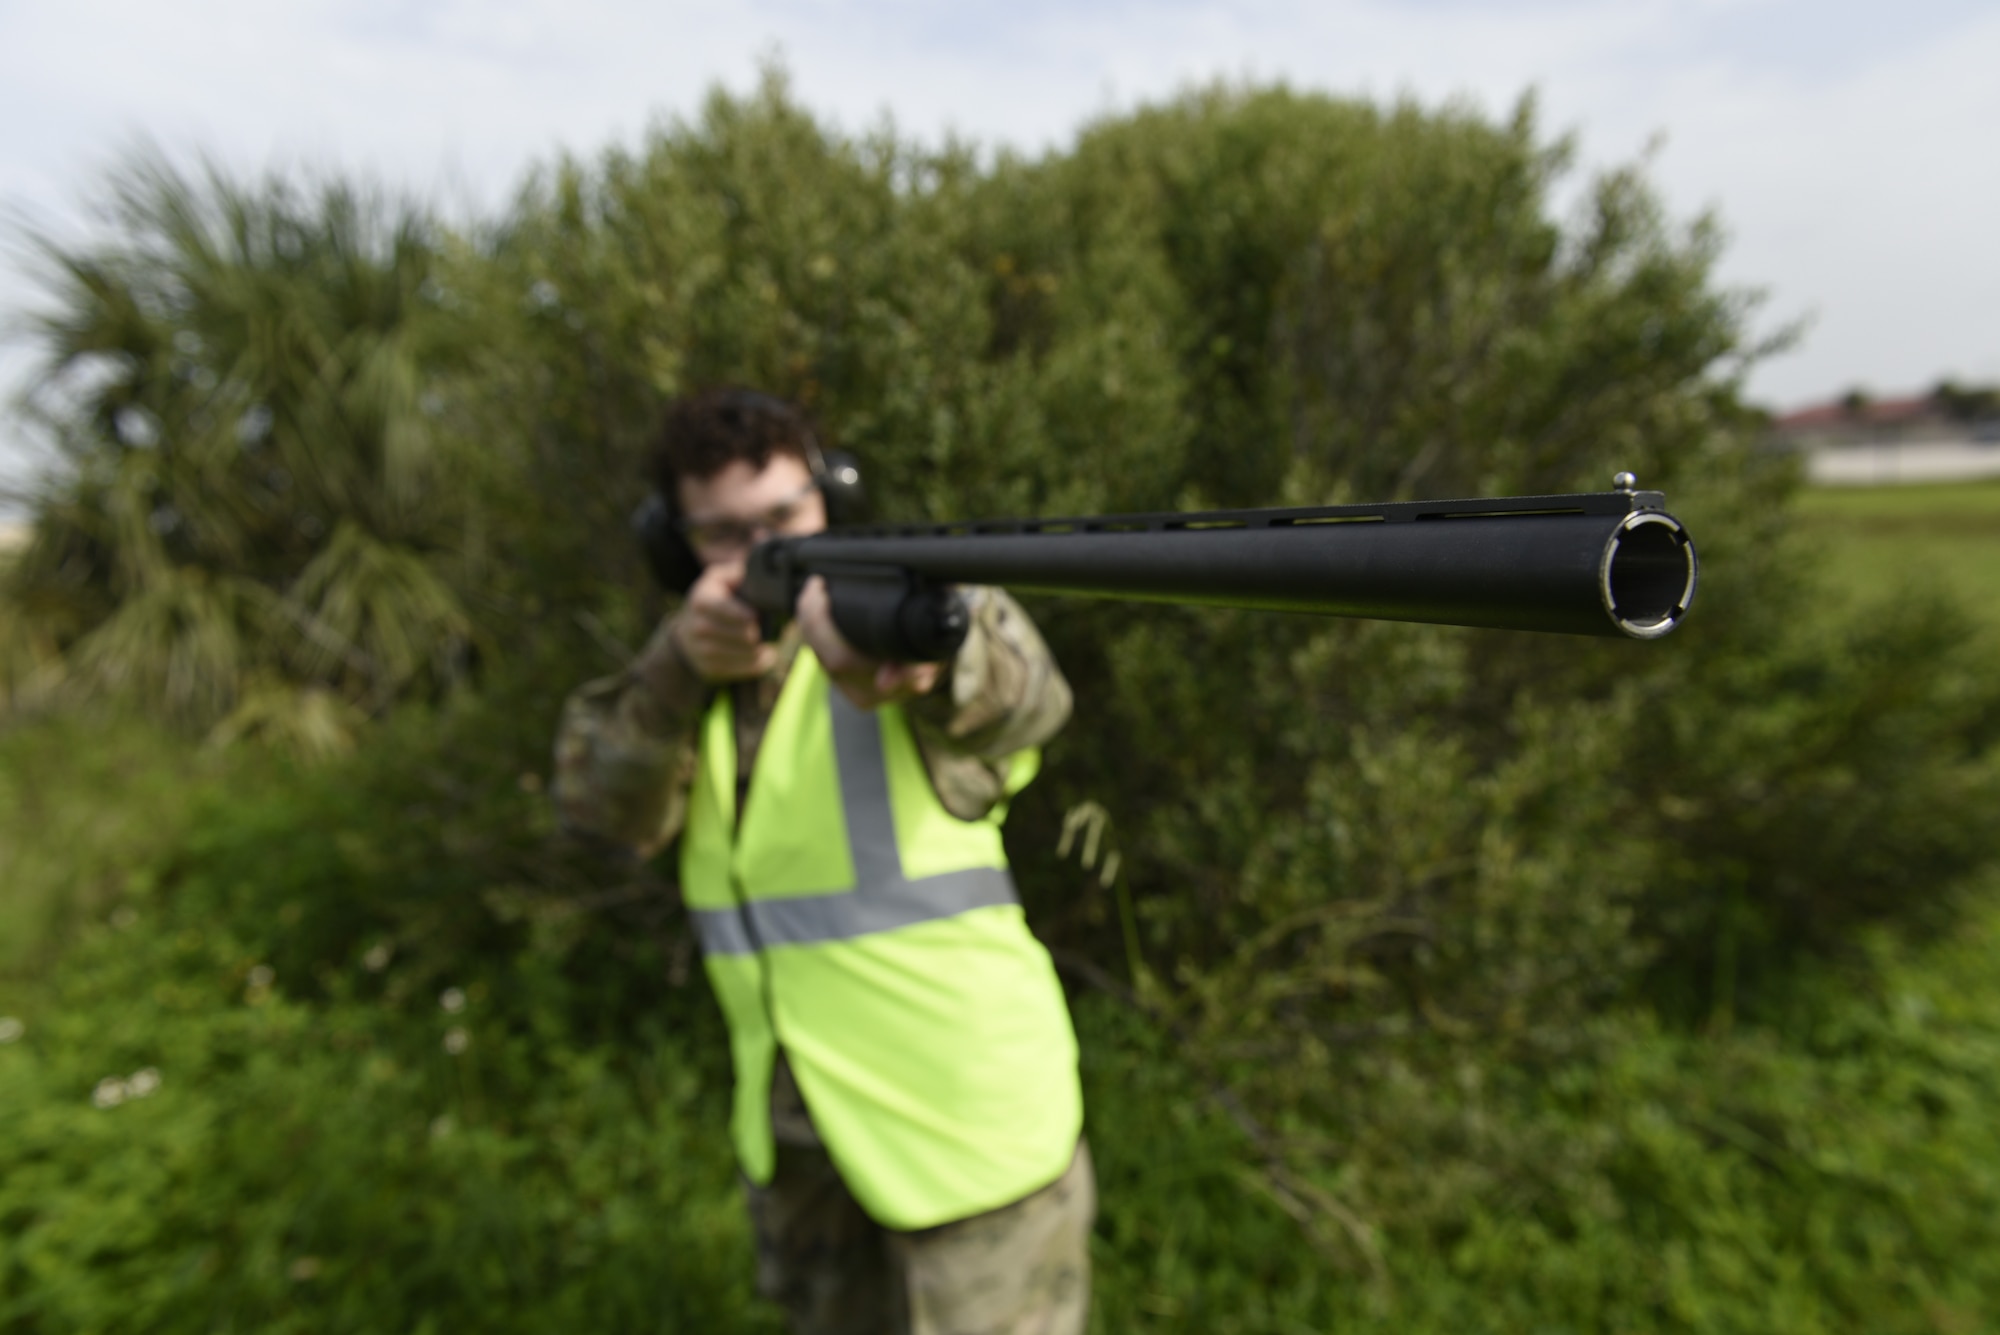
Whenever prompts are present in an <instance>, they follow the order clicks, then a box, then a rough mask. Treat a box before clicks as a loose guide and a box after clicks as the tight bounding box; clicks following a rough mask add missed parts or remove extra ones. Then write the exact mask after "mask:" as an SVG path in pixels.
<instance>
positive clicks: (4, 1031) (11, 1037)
mask: <svg viewBox="0 0 2000 1335" xmlns="http://www.w3.org/2000/svg"><path fill="white" fill-rule="evenodd" d="M27 1032H28V1026H27V1025H25V1024H22V1023H21V1022H20V1021H19V1020H17V1019H15V1018H14V1017H13V1016H11V1015H0V1044H4V1043H13V1042H17V1041H19V1039H20V1037H21V1035H23V1034H25V1033H27Z"/></svg>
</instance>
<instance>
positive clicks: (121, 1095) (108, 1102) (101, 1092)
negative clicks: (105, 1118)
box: [90, 1075, 126, 1108]
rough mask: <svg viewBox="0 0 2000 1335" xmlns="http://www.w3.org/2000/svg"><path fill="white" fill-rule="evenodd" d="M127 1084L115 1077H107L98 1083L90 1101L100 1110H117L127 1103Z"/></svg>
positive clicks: (91, 1093)
mask: <svg viewBox="0 0 2000 1335" xmlns="http://www.w3.org/2000/svg"><path fill="white" fill-rule="evenodd" d="M125 1094H126V1089H125V1082H124V1081H123V1080H120V1079H119V1078H118V1077H117V1076H115V1075H107V1076H105V1077H104V1078H103V1079H102V1080H100V1081H98V1082H97V1088H96V1089H93V1090H91V1091H90V1101H91V1102H92V1103H94V1104H96V1105H97V1106H98V1107H100V1108H116V1107H117V1106H118V1105H119V1104H121V1103H123V1102H124V1101H125Z"/></svg>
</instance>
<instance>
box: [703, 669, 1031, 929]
mask: <svg viewBox="0 0 2000 1335" xmlns="http://www.w3.org/2000/svg"><path fill="white" fill-rule="evenodd" d="M827 704H828V706H829V707H830V708H831V709H832V711H833V750H834V757H835V761H836V764H837V765H838V768H839V771H840V805H841V811H842V813H843V815H844V817H845V820H846V824H847V846H848V849H849V850H850V851H851V853H852V855H853V858H854V884H855V888H854V889H852V890H846V891H842V892H841V893H839V894H833V895H808V896H803V897H800V898H796V899H758V900H752V901H751V902H750V903H748V904H746V905H744V906H743V907H742V908H741V909H734V908H728V909H697V910H695V912H694V920H695V927H696V929H697V930H698V931H699V932H700V933H701V948H702V949H703V950H704V951H706V952H707V953H708V954H711V955H748V954H751V953H752V952H754V951H756V950H758V949H759V948H762V947H768V946H803V945H812V944H815V943H817V942H823V941H847V940H851V939H853V938H854V937H858V936H870V935H873V934H874V933H876V932H891V931H894V930H896V929H897V928H899V927H913V926H915V925H916V924H918V923H922V922H935V921H937V920H938V919H940V918H953V917H957V916H958V915H959V914H961V913H969V912H971V911H972V910H973V909H984V908H994V907H997V906H999V905H1002V904H1013V903H1017V902H1018V900H1017V898H1016V896H1015V893H1014V878H1013V877H1012V876H1010V875H1008V873H1007V871H1006V869H1005V868H1002V867H968V868H966V869H965V870H963V871H948V872H944V873H942V874H940V875H937V876H923V877H919V878H918V879H916V880H914V881H913V880H909V879H907V878H906V877H905V876H904V875H903V859H902V855H901V854H900V853H899V852H898V851H897V849H896V822H895V817H894V816H893V814H892V813H891V811H890V808H889V769H888V765H887V764H886V763H885V760H884V758H883V755H882V730H881V725H880V724H879V723H878V722H877V720H876V718H875V716H874V715H873V714H869V713H864V712H863V711H861V710H859V709H856V708H855V707H854V706H853V705H851V704H849V703H848V702H847V698H846V697H845V696H843V695H841V693H840V692H839V691H838V690H837V689H834V688H833V687H832V685H831V684H829V686H828V688H827Z"/></svg>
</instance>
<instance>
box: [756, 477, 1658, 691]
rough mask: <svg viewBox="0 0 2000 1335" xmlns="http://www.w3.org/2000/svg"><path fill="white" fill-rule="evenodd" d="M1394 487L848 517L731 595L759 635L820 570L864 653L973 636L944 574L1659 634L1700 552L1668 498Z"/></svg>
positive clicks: (925, 655)
mask: <svg viewBox="0 0 2000 1335" xmlns="http://www.w3.org/2000/svg"><path fill="white" fill-rule="evenodd" d="M1615 485H1616V486H1617V487H1618V490H1615V491H1601V492H1584V493H1579V494H1576V495H1569V496H1507V497H1499V498H1494V499H1484V500H1457V501H1403V502H1392V503H1389V504H1384V505H1328V506H1317V507H1311V508H1305V509H1278V510H1210V511H1201V512H1195V513H1188V514H1150V515H1097V516H1091V517H1086V518H1075V519H1003V520H978V521H969V522H962V523H948V524H907V525H900V526H893V527H882V526H855V527H844V528H839V529H832V530H829V531H827V532H825V533H819V534H814V535H813V536H811V537H804V538H777V539H773V540H771V541H768V542H765V543H762V544H761V545H759V546H758V547H757V548H756V549H755V550H754V551H753V552H752V553H751V555H750V559H749V568H748V574H747V576H746V577H745V580H744V583H743V586H742V588H741V589H740V590H739V595H740V596H741V597H742V598H743V599H744V601H746V602H748V603H749V604H750V605H751V606H753V607H755V608H756V609H757V611H758V613H759V615H760V617H761V618H762V620H763V623H764V627H765V630H766V633H767V634H775V633H776V631H777V628H778V627H780V626H782V625H783V624H784V622H785V621H786V620H787V619H788V618H789V617H790V616H791V615H792V607H793V605H794V604H795V603H796V601H797V599H798V595H799V591H800V590H801V589H802V588H803V587H804V586H805V582H806V581H807V580H808V579H809V578H811V577H812V576H814V575H822V576H824V577H825V578H826V581H827V586H828V589H829V592H830V593H831V596H832V602H833V615H834V622H835V624H836V625H838V626H839V627H840V631H841V633H842V634H843V635H845V636H846V637H847V639H848V641H849V642H850V643H852V644H853V645H854V646H855V648H857V649H859V650H861V651H862V652H863V653H865V654H868V655H869V656H870V657H873V658H880V659H886V660H891V661H901V662H924V661H931V660H935V659H941V658H946V657H949V656H950V655H951V653H952V652H954V651H955V650H956V649H957V648H958V645H959V644H960V642H961V641H963V639H964V637H965V631H966V614H965V608H964V604H963V603H962V601H961V600H960V599H959V597H958V595H957V593H956V591H955V589H954V586H955V585H958V584H998V585H1001V586H1004V587H1006V588H1009V589H1014V590H1018V591H1021V592H1026V593H1060V594H1072V595H1077V596H1081V597H1092V598H1127V599H1141V600H1148V601H1153V602H1167V603H1201V604H1208V605H1211V606H1219V607H1249V608H1265V609H1269V610H1272V611H1280V612H1312V613H1318V614H1321V615H1326V616H1347V617H1373V618H1379V619H1383V620H1389V621H1421V622H1430V623H1433V624H1437V625H1446V626H1487V627H1495V628H1499V629H1505V630H1538V631H1555V632H1560V633H1564V634H1571V635H1614V636H1618V635H1622V636H1628V637H1630V638H1633V639H1640V640H1651V639H1658V638H1659V637H1660V636H1662V635H1665V634H1666V633H1667V632H1668V631H1670V630H1672V629H1673V628H1674V627H1675V626H1676V625H1678V624H1679V622H1680V619H1681V617H1682V616H1683V615H1685V614H1686V612H1687V609H1688V604H1689V603H1691V602H1692V601H1693V600H1694V588H1695V553H1694V544H1693V543H1692V542H1691V541H1690V540H1689V537H1688V533H1687V530H1686V529H1684V528H1683V527H1681V524H1680V522H1679V521H1678V520H1676V519H1675V518H1674V517H1673V516H1672V515H1669V514H1668V513H1666V510H1665V504H1666V498H1665V496H1664V495H1662V494H1661V493H1660V492H1657V491H1640V490H1638V489H1637V487H1636V485H1635V484H1634V482H1633V480H1632V477H1631V474H1629V473H1621V474H1619V475H1618V477H1617V479H1616V481H1615Z"/></svg>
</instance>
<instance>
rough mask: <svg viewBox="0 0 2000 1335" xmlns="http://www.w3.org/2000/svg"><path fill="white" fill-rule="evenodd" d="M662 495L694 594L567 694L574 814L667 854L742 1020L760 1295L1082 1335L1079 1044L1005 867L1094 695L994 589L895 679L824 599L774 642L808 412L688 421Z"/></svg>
mask: <svg viewBox="0 0 2000 1335" xmlns="http://www.w3.org/2000/svg"><path fill="white" fill-rule="evenodd" d="M652 473H653V480H654V482H655V484H656V486H657V487H658V488H659V493H660V495H661V497H662V498H664V499H665V500H666V502H667V503H668V506H669V513H670V514H672V515H673V520H672V523H673V528H674V530H675V531H676V532H677V534H678V535H679V536H680V537H682V538H684V539H685V541H686V543H687V546H688V548H689V549H691V551H692V554H693V556H694V557H695V558H696V561H697V562H698V566H690V568H691V569H694V568H698V570H699V574H698V576H697V577H696V578H695V579H694V581H693V584H692V586H691V587H690V589H689V590H688V593H687V597H686V600H685V602H684V603H683V605H682V606H681V607H680V609H679V610H678V611H677V612H674V613H673V614H672V615H670V616H668V617H667V618H666V619H665V620H664V621H663V622H662V623H661V625H660V626H659V628H658V630H657V631H656V632H655V633H654V635H653V636H652V638H651V640H650V641H649V642H648V644H647V645H646V647H645V649H644V650H643V651H642V652H641V653H640V655H639V657H638V658H637V660H636V661H635V662H633V663H632V664H631V665H630V666H629V667H628V668H627V669H626V670H625V671H623V672H621V673H619V674H617V675H616V676H613V677H608V678H604V679H601V680H598V681H594V682H590V683H588V684H586V685H584V686H583V687H581V688H580V689H579V690H578V691H577V692H576V693H575V694H574V695H572V696H571V697H570V698H569V700H568V701H567V702H566V703H565V706H564V711H563V719H562V723H561V726H560V731H559V734H558V737H557V744H556V778H555V782H554V785H553V788H554V795H555V800H556V802H557V805H558V809H559V812H560V814H561V816H562V818H563V820H564V822H565V823H566V824H567V825H569V826H571V827H572V828H576V829H579V830H582V831H587V832H589V833H591V834H594V835H597V836H600V837H608V838H610V839H613V840H616V841H619V842H621V843H623V844H626V845H628V846H629V847H631V848H633V849H634V850H636V851H637V852H638V853H640V854H642V855H648V856H650V855H652V854H653V853H656V852H658V851H659V850H661V849H663V848H664V847H665V846H666V845H667V844H668V843H669V842H670V841H672V840H674V839H675V838H676V837H678V839H679V860H680V876H681V888H682V894H683V897H684V899H685V901H686V903H687V905H688V907H689V909H690V911H691V915H692V917H693V919H694V924H695V927H696V930H697V932H698V935H699V938H700V940H701V944H702V954H703V964H704V968H705V970H706V972H707V974H708V977H709V980H710V982H711V984H712V986H713V988H714V990H715V994H716V997H717V999H718V1001H719V1002H720V1004H721V1008H722V1011H723V1015H724V1017H725V1019H726V1021H727V1025H728V1029H729V1041H730V1050H731V1057H732V1064H733V1066H734V1072H735V1091H734V1102H733V1111H732V1115H731V1122H730V1128H731V1135H732V1138H733V1140H734V1143H735V1148H736V1152H737V1157H738V1161H739V1164H740V1166H741V1169H742V1174H743V1178H744V1181H745V1192H746V1195H747V1199H748V1206H749V1212H750V1218H751V1223H752V1229H753V1232H754V1234H755V1237H756V1244H757V1249H758V1287H759V1291H760V1292H762V1293H763V1294H764V1295H765V1296H767V1297H769V1298H772V1299H775V1300H776V1301H778V1302H779V1303H781V1304H782V1305H783V1306H784V1308H785V1309H786V1311H787V1313H788V1315H789V1316H790V1318H791V1322H792V1326H793V1328H794V1329H795V1330H797V1331H799V1332H801V1335H830V1333H832V1332H841V1333H843V1335H845V1333H846V1332H855V1333H856V1335H860V1333H861V1332H868V1333H869V1335H874V1333H875V1332H883V1331H909V1332H914V1333H915V1335H970V1332H974V1331H978V1332H982V1333H984V1332H994V1333H997V1332H1015V1331H1019V1332H1028V1331H1033V1332H1037V1333H1038V1335H1043V1333H1047V1335H1058V1333H1064V1335H1066V1333H1068V1332H1080V1331H1081V1330H1082V1329H1083V1328H1084V1322H1085V1318H1086V1315H1087V1311H1088V1306H1089V1293H1090V1262H1089V1234H1090V1228H1091V1224H1092V1220H1093V1216H1094V1214H1095V1211H1096V1188H1095V1183H1094V1181H1093V1178H1092V1174H1091V1166H1090V1155H1089V1150H1088V1147H1087V1145H1086V1144H1085V1142H1084V1140H1083V1136H1082V1120H1083V1109H1082V1094H1081V1090H1080V1085H1079V1081H1078V1076H1077V1057H1076V1039H1075V1036H1074V1033H1073V1031H1072V1028H1071V1025H1070V1019H1069V1014H1068V1010H1067V1007H1066V1005H1065V1002H1064V999H1063V995H1062V991H1061V988H1060V985H1059V984H1058V982H1057V980H1056V977H1055V972H1054V968H1053V966H1052V964H1051V962H1050V960H1049V957H1048V954H1047V952H1046V951H1045V950H1044V949H1043V948H1042V947H1041V945H1040V944H1039V943H1038V942H1037V941H1036V940H1035V939H1034V937H1033V936H1032V935H1031V934H1030V933H1029V931H1028V928H1027V926H1026V923H1025V921H1024V919H1023V917H1022V912H1021V908H1020V904H1019V901H1018V899H1017V897H1016V895H1015V890H1014V885H1013V882H1012V880H1011V878H1010V874H1009V872H1008V870H1007V860H1006V856H1005V853H1004V851H1003V849H1002V846H1001V839H1000V823H1001V820H1002V819H1003V817H1004V815H1005V811H1006V806H1007V801H1008V799H1009V798H1010V797H1011V796H1012V795H1013V794H1014V793H1016V792H1018V791H1019V789H1020V788H1021V786H1022V785H1023V784H1025V783H1026V782H1027V781H1028V780H1029V779H1030V778H1032V776H1033V774H1034V771H1035V769H1036V767H1037V765H1038V763H1039V754H1040V753H1039V747H1040V746H1041V745H1042V744H1043V743H1044V742H1046V741H1047V740H1048V739H1049V738H1050V737H1051V736H1052V735H1054V733H1055V732H1056V731H1057V730H1058V729H1059V728H1060V727H1061V726H1062V724H1063V722H1064V721H1065V720H1066V719H1067V718H1068V715H1069V710H1070V692H1069V687H1068V684H1067V683H1066V682H1065V681H1064V679H1063V677H1062V674H1061V672H1060V671H1059V670H1058V669H1057V667H1056V665H1055V663H1054V661H1053V659H1052V658H1051V656H1050V654H1049V652H1048V649H1047V647H1046V646H1045V645H1044V643H1043V641H1042V638H1041V636H1040V634H1039V633H1038V632H1037V631H1036V629H1035V627H1034V625H1033V623H1032V622H1031V621H1030V620H1029V618H1028V617H1027V615H1026V613H1024V612H1023V611H1022V610H1021V608H1020V606H1019V605H1018V604H1017V603H1016V602H1015V601H1014V600H1013V599H1012V598H1010V597H1009V596H1008V595H1007V594H1006V593H1004V592H1002V591H1001V590H998V589H986V588H967V589H965V590H963V592H964V594H965V596H966V598H967V602H968V604H969V609H970V623H971V624H970V630H969V632H968V634H967V636H966V639H965V642H964V645H963V646H962V647H961V648H960V649H959V651H958V652H957V654H956V655H955V656H954V657H953V658H952V660H951V661H949V662H944V663H881V662H875V661H873V660H870V659H868V658H866V657H864V656H862V655H861V654H860V653H858V652H857V651H856V650H855V649H854V648H853V647H852V646H850V645H849V644H848V643H847V642H846V641H845V640H844V639H843V638H842V637H841V634H840V632H839V630H838V628H837V627H836V626H835V625H834V623H833V619H832V615H831V607H830V603H829V600H828V594H827V590H826V587H825V585H824V584H823V583H822V582H820V581H818V580H814V581H812V582H811V583H809V584H808V585H807V587H806V588H805V590H804V592H803V593H802V594H801V595H800V597H799V600H798V605H797V607H796V614H795V618H794V620H793V621H792V622H791V623H790V625H789V626H788V627H787V628H786V630H785V632H784V633H783V634H782V635H781V636H780V637H779V638H778V639H777V640H776V641H775V642H765V641H764V640H762V639H761V638H760V635H759V629H758V624H757V620H756V617H755V615H754V614H753V613H752V612H751V610H750V609H749V608H748V607H747V606H746V605H744V604H743V603H741V602H739V601H738V600H737V599H736V598H735V597H734V596H733V594H734V590H735V589H736V588H737V586H738V585H739V584H740V583H741V581H742V579H743V572H744V560H745V558H746V556H747V555H748V553H749V550H750V548H751V547H752V546H753V545H754V544H755V543H756V542H758V541H761V540H762V539H764V538H766V537H769V536H772V535H780V534H782V535H803V534H810V533H814V532H817V531H819V530H820V529H821V528H823V527H825V526H826V523H827V505H826V501H827V495H826V485H825V473H826V469H825V464H824V456H823V455H822V453H821V451H820V449H819V446H818V443H817V441H816V440H815V438H814V435H813V432H812V428H811V425H810V423H809V422H808V420H807V418H806V416H805V414H804V413H803V412H802V411H801V410H800V409H799V408H798V407H796V406H795V405H793V404H790V403H787V402H785V401H783V400H779V399H776V398H773V397H771V396H767V395H764V394H760V393H755V392H752V391H747V390H740V389H722V390H715V391H710V392H707V393H703V394H699V395H695V396H693V397H691V398H688V399H685V400H682V401H680V402H678V403H676V404H674V405H673V406H672V407H671V408H670V410H669V411H668V412H667V414H666V417H665V422H664V424H663V426H662V428H661V430H660V434H659V437H658V443H657V445H656V448H655V451H654V456H653V461H652Z"/></svg>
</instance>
